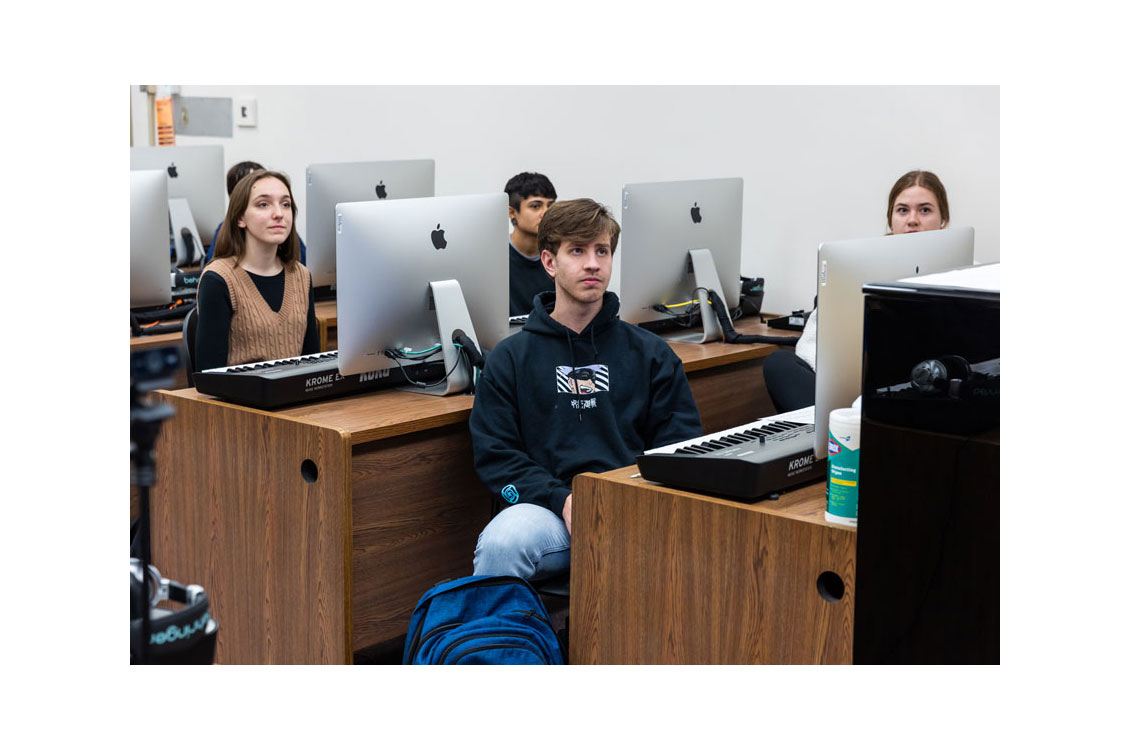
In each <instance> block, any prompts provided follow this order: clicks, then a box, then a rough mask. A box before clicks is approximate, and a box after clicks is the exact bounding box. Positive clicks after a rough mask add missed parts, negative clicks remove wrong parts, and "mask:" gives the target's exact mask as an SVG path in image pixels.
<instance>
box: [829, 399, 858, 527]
mask: <svg viewBox="0 0 1130 750" xmlns="http://www.w3.org/2000/svg"><path fill="white" fill-rule="evenodd" d="M859 417H860V414H859V410H858V409H835V410H834V411H832V413H831V414H829V415H828V507H827V509H826V510H825V511H824V519H825V520H827V521H832V522H834V523H844V524H849V525H851V526H854V525H855V524H856V520H857V518H858V517H859V433H860V430H859Z"/></svg>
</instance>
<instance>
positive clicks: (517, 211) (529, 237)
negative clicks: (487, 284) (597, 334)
mask: <svg viewBox="0 0 1130 750" xmlns="http://www.w3.org/2000/svg"><path fill="white" fill-rule="evenodd" d="M504 189H505V190H506V195H507V196H508V197H509V198H510V224H511V226H513V227H514V231H512V232H511V233H510V314H511V315H526V314H528V313H529V312H530V310H531V309H533V306H534V297H535V296H537V295H538V294H540V293H541V292H551V291H553V279H551V278H549V276H548V275H547V274H546V272H545V269H544V268H542V265H541V252H540V250H539V248H538V225H539V224H540V223H541V217H542V216H544V215H545V212H546V210H548V209H549V207H550V206H552V205H553V202H554V201H555V200H557V191H556V190H554V189H553V183H552V182H550V181H549V178H548V177H546V176H545V175H543V174H538V173H537V172H521V173H520V174H516V175H514V176H513V177H511V178H510V179H509V180H508V181H507V183H506V187H505V188H504Z"/></svg>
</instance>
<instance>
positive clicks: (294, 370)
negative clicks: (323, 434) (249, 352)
mask: <svg viewBox="0 0 1130 750" xmlns="http://www.w3.org/2000/svg"><path fill="white" fill-rule="evenodd" d="M337 361H338V360H337V351H329V352H320V353H318V354H306V355H303V356H300V357H291V358H289V359H272V360H267V361H265V362H251V363H249V364H245V365H232V366H231V367H217V368H214V369H210V370H203V371H201V372H197V373H194V374H193V376H192V378H193V382H194V384H195V385H196V390H198V391H199V392H201V393H206V394H208V395H209V396H216V397H217V398H222V399H224V400H225V401H232V402H234V403H237V404H242V405H244V406H253V407H255V408H257V409H277V408H279V407H282V406H292V405H294V404H299V403H303V402H305V401H318V400H322V399H328V398H337V397H338V396H346V395H349V394H354V393H364V392H366V391H372V390H377V389H379V388H391V387H394V386H398V385H404V384H406V383H408V382H409V381H408V378H409V377H411V378H412V380H415V381H417V382H428V383H430V382H432V381H433V380H436V379H438V378H441V377H443V374H444V369H443V360H436V361H434V362H423V363H421V364H416V365H409V366H406V367H404V368H403V369H402V368H400V367H394V368H391V369H388V370H373V371H371V372H363V373H360V374H358V375H342V374H341V373H340V372H338V369H337Z"/></svg>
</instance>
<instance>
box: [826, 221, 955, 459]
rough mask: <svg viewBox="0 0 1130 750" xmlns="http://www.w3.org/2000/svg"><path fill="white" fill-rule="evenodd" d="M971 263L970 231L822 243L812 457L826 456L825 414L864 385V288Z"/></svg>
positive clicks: (842, 404) (848, 403) (848, 401)
mask: <svg viewBox="0 0 1130 750" xmlns="http://www.w3.org/2000/svg"><path fill="white" fill-rule="evenodd" d="M972 264H973V227H949V228H947V229H937V230H934V231H930V232H915V233H912V234H892V235H887V236H883V237H870V238H866V239H860V240H841V241H838V242H824V243H822V244H821V245H820V247H819V249H818V250H817V262H816V272H817V286H816V315H817V319H816V413H815V422H816V433H815V440H816V446H815V449H816V458H817V459H822V458H827V456H828V415H829V414H830V413H831V412H832V410H833V409H842V408H845V407H848V406H851V404H852V402H853V401H855V399H856V397H857V396H859V395H860V391H861V388H862V381H863V285H864V284H867V283H870V282H876V281H895V280H898V279H906V278H909V277H912V276H919V275H923V274H928V273H938V272H940V271H948V270H951V269H954V268H961V267H963V266H969V265H972Z"/></svg>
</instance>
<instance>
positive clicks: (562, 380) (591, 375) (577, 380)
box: [557, 365, 609, 396]
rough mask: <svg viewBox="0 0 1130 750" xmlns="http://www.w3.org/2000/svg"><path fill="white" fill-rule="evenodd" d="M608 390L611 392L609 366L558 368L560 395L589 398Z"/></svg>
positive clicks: (561, 366)
mask: <svg viewBox="0 0 1130 750" xmlns="http://www.w3.org/2000/svg"><path fill="white" fill-rule="evenodd" d="M607 390H609V388H608V366H607V365H586V366H584V367H572V366H570V365H560V366H558V368H557V392H558V393H575V394H577V395H579V396H587V395H589V394H590V393H596V392H597V391H607Z"/></svg>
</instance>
